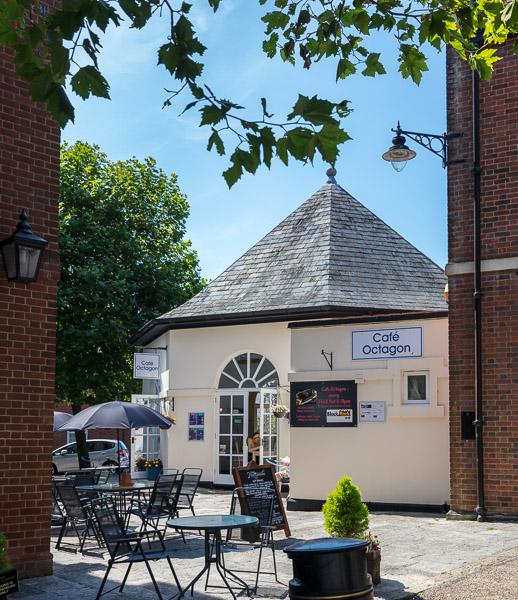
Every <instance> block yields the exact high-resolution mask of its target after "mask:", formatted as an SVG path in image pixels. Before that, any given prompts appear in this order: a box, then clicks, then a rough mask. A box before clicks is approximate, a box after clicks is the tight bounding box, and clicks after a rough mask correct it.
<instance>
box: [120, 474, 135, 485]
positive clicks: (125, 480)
mask: <svg viewBox="0 0 518 600" xmlns="http://www.w3.org/2000/svg"><path fill="white" fill-rule="evenodd" d="M120 485H121V487H133V481H132V479H131V473H122V474H121V482H120Z"/></svg>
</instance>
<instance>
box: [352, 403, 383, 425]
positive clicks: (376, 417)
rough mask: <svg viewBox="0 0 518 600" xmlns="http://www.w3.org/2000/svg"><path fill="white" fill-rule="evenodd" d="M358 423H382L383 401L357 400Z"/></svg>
mask: <svg viewBox="0 0 518 600" xmlns="http://www.w3.org/2000/svg"><path fill="white" fill-rule="evenodd" d="M358 412H359V413H360V423H361V422H364V423H383V422H384V421H385V402H363V401H361V402H359V410H358Z"/></svg>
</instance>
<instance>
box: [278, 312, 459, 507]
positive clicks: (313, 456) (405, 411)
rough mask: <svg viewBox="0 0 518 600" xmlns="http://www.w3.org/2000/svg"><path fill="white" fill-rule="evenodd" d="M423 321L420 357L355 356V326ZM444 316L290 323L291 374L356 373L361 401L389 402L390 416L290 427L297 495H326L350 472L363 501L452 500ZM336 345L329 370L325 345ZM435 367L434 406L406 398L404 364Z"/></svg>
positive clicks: (327, 376) (316, 377)
mask: <svg viewBox="0 0 518 600" xmlns="http://www.w3.org/2000/svg"><path fill="white" fill-rule="evenodd" d="M399 326H401V327H403V326H404V327H411V326H422V327H423V358H413V359H386V360H385V359H379V360H363V361H354V362H353V361H352V360H351V330H353V329H355V330H358V329H362V328H365V329H373V328H376V329H378V328H380V329H381V328H393V327H399ZM447 344H448V339H447V319H434V320H422V321H418V320H416V321H410V322H404V323H401V322H393V323H382V324H377V325H375V326H373V325H372V324H366V325H354V326H328V327H318V328H304V329H293V330H292V340H291V355H292V371H291V372H290V374H289V379H290V381H328V380H329V381H332V380H351V379H354V380H357V381H358V382H362V383H358V401H362V400H367V401H381V400H383V401H385V402H386V405H387V415H386V417H387V418H386V422H384V423H364V422H359V423H358V427H341V428H328V427H322V428H316V427H315V428H312V427H307V428H306V427H304V428H299V427H292V428H291V435H290V445H291V461H292V463H291V464H292V466H291V491H290V494H291V496H292V497H293V498H300V499H315V500H322V499H325V498H326V496H327V494H328V493H329V492H331V491H332V490H333V489H334V487H335V486H336V483H337V482H338V480H339V479H340V478H341V477H343V475H347V476H348V477H351V478H352V480H353V482H354V483H355V484H356V485H358V487H359V488H360V491H361V492H362V497H363V499H364V501H370V502H398V503H409V504H413V503H417V504H442V503H443V502H444V501H447V502H448V501H449V455H448V366H447ZM322 349H324V350H325V351H326V352H333V371H330V369H329V367H328V365H327V363H326V362H325V360H324V357H323V356H322V355H321V350H322ZM420 369H428V370H429V371H430V405H429V406H428V405H418V406H408V405H403V388H402V382H403V371H405V370H420Z"/></svg>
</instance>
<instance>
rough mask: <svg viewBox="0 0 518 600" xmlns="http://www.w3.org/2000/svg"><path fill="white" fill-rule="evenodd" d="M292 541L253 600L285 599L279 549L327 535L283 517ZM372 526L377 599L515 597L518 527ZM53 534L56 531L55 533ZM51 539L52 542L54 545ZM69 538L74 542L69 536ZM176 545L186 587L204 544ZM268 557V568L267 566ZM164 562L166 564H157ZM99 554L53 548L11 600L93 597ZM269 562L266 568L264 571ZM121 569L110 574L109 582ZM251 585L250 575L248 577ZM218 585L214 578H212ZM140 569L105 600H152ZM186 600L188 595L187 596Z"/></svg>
mask: <svg viewBox="0 0 518 600" xmlns="http://www.w3.org/2000/svg"><path fill="white" fill-rule="evenodd" d="M195 506H196V512H197V514H203V513H205V514H210V513H225V514H226V513H228V510H229V506H230V493H229V492H223V491H216V490H205V489H203V490H200V492H199V495H198V497H197V499H196V503H195ZM287 514H288V520H289V524H290V528H291V533H292V537H291V538H289V539H288V538H286V537H285V536H284V533H283V532H277V533H276V541H277V552H276V556H277V562H278V570H279V579H280V581H281V582H282V583H276V582H275V581H274V578H273V577H272V576H269V575H264V576H261V578H260V580H259V589H258V593H257V596H258V597H269V598H285V597H286V596H287V595H288V587H287V584H288V582H289V580H290V579H291V577H292V564H291V561H290V560H289V559H288V558H287V556H286V554H285V553H284V552H283V551H282V549H283V548H286V547H287V546H289V545H290V544H292V543H294V542H295V541H298V540H302V539H312V538H318V537H327V535H326V533H325V530H324V527H323V518H322V515H321V513H318V512H288V513H287ZM370 528H371V530H372V531H373V532H374V533H375V534H377V535H378V536H379V538H380V540H381V543H382V558H381V577H382V580H381V584H380V585H378V586H376V588H375V598H376V600H403V599H411V598H414V599H415V600H418V599H419V600H447V599H448V600H478V599H480V600H492V599H493V598H495V599H496V598H498V599H499V600H501V599H504V600H505V599H511V598H512V599H513V600H516V599H518V590H517V589H516V575H515V574H516V573H517V572H518V571H517V567H518V524H515V523H476V522H472V521H447V520H446V518H445V517H444V516H442V515H430V514H395V513H373V514H371V518H370ZM57 533H58V529H57V528H56V529H55V530H54V531H53V534H54V535H57ZM55 539H56V538H54V541H55ZM70 539H71V540H72V537H70ZM168 543H169V544H171V545H172V547H174V548H175V550H176V551H175V554H174V557H173V562H174V565H175V569H176V571H177V573H178V577H179V579H180V582H181V584H183V585H185V583H187V582H189V581H190V580H191V579H192V578H193V576H194V575H195V574H196V573H197V572H198V571H199V570H200V569H201V568H202V566H203V551H204V547H203V539H202V538H201V537H199V536H197V535H190V536H189V538H188V540H187V543H186V544H184V543H183V542H182V541H181V540H180V539H178V538H177V537H175V536H174V535H171V536H170V537H169V541H168ZM257 553H258V551H257V550H255V551H253V550H246V551H237V550H236V551H231V552H229V553H228V554H227V555H226V562H227V565H228V566H230V567H231V568H232V567H234V568H247V567H248V566H251V567H252V566H253V565H254V564H257ZM270 554H271V553H270V552H266V566H267V568H271V557H270ZM162 563H163V564H162ZM105 565H106V562H105V559H104V558H103V553H102V552H101V551H100V550H99V549H96V548H94V547H92V546H91V547H90V548H89V550H88V551H87V552H86V553H85V555H81V554H78V553H76V552H75V551H73V550H71V551H54V575H53V576H51V577H44V578H39V579H29V580H24V581H21V582H20V591H19V592H18V593H17V594H12V595H10V596H9V600H11V599H12V600H15V599H16V600H18V599H23V600H65V599H66V600H75V599H78V600H79V599H80V600H83V599H84V600H90V599H91V600H93V599H94V598H95V596H96V593H97V589H98V587H99V584H100V581H101V578H102V576H103V574H104V571H105ZM268 565H269V566H268ZM153 571H154V572H155V574H156V576H157V579H158V581H159V585H160V588H161V590H162V592H163V594H164V597H165V598H169V597H171V596H173V595H174V594H176V593H177V589H176V587H175V586H174V585H172V584H171V580H172V578H171V575H170V573H169V572H168V571H167V570H166V563H165V561H161V562H158V563H153ZM121 572H122V569H121V570H118V571H116V570H115V569H114V570H113V571H112V573H113V578H111V579H113V581H116V577H117V576H119V575H120V573H121ZM245 578H246V580H247V581H248V582H252V581H253V576H252V575H245ZM211 581H212V582H213V583H217V581H216V579H215V578H214V579H212V576H211ZM148 582H149V577H148V575H147V572H146V571H145V567H143V566H141V565H138V566H137V567H135V568H134V570H133V571H132V573H131V575H130V578H129V582H128V584H127V585H126V588H125V589H124V593H123V594H122V595H118V594H117V592H113V593H112V594H109V595H108V596H107V598H114V599H116V598H121V597H122V598H125V599H126V598H128V599H143V600H147V599H148V598H149V599H152V598H156V595H155V592H154V590H153V587H152V586H151V585H150V584H149V583H148ZM203 588H204V586H203V585H202V584H198V585H197V586H196V588H195V592H194V597H195V598H207V600H208V599H210V598H213V599H214V598H216V599H219V598H221V599H223V598H224V599H225V600H227V599H228V598H230V595H229V594H228V592H227V591H226V590H223V589H218V588H209V589H208V590H207V592H205V591H204V589H203ZM186 597H189V596H186Z"/></svg>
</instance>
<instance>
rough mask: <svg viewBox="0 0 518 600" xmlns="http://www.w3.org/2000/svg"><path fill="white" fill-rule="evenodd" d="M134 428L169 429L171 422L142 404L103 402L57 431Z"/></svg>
mask: <svg viewBox="0 0 518 600" xmlns="http://www.w3.org/2000/svg"><path fill="white" fill-rule="evenodd" d="M135 427H161V428H162V429H169V427H171V421H169V419H166V418H165V417H163V416H162V415H161V414H160V413H159V412H157V411H156V410H153V409H152V408H150V407H149V406H145V405H144V404H132V403H130V402H119V400H114V401H113V402H105V403H104V404H96V405H95V406H89V407H88V408H85V409H84V410H82V411H81V412H78V413H77V415H74V416H73V417H72V418H71V419H70V420H69V421H67V422H66V423H65V424H64V425H62V426H61V427H60V428H59V431H73V430H76V429H133V428H135Z"/></svg>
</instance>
